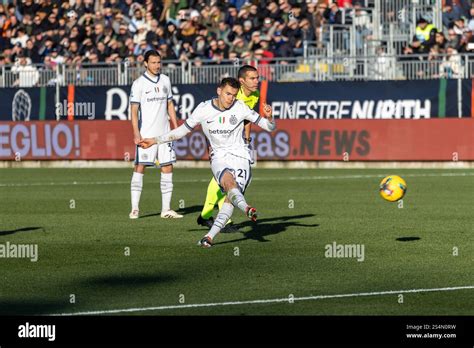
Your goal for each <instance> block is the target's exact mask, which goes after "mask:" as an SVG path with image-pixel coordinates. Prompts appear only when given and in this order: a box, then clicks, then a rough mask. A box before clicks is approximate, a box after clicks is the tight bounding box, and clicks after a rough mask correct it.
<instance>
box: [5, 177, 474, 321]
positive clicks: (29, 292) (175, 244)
mask: <svg viewBox="0 0 474 348" xmlns="http://www.w3.org/2000/svg"><path fill="white" fill-rule="evenodd" d="M0 173H1V174H0V197H1V200H0V202H1V203H0V204H1V220H0V244H5V243H7V242H9V243H16V244H37V245H38V253H39V258H38V261H37V262H31V261H30V260H29V259H18V258H16V259H15V258H0V269H1V272H0V274H1V275H0V278H1V284H2V285H1V289H0V314H59V313H76V312H91V311H98V313H99V314H101V313H107V312H104V311H107V310H120V309H130V308H132V309H135V310H133V311H132V312H118V313H117V314H119V315H127V314H130V315H201V314H202V315H214V314H216V315H227V314H229V315H253V314H256V315H299V314H301V315H382V314H383V315H473V314H474V289H473V288H472V286H474V267H473V261H474V256H473V255H474V236H473V232H474V223H473V208H474V195H473V193H474V190H473V188H474V171H473V170H464V169H457V170H454V169H453V170H386V169H371V170H349V169H345V170H323V169H317V170H316V169H313V170H295V169H292V170H285V169H278V170H277V169H255V170H254V171H253V178H254V180H253V182H252V184H251V185H250V187H249V189H248V191H247V193H246V197H247V200H248V202H249V203H250V204H252V205H254V206H255V207H257V209H258V210H259V213H260V217H259V221H258V222H257V223H256V224H253V223H251V222H250V221H247V220H246V218H245V217H244V215H243V214H242V213H241V212H240V211H238V210H237V209H236V210H235V211H234V216H233V219H234V221H235V224H236V226H237V227H238V228H239V231H234V232H232V233H222V234H220V235H218V237H217V238H216V240H215V246H214V247H213V248H211V249H202V248H199V247H198V246H197V245H196V243H197V241H198V240H199V239H201V237H202V236H203V235H204V234H205V233H206V229H205V228H203V227H200V226H198V225H197V224H196V218H197V216H198V214H199V212H200V210H201V205H202V203H203V200H204V197H205V192H206V188H207V183H208V180H209V179H210V176H211V174H210V170H209V169H175V173H174V192H173V202H172V205H173V208H175V209H177V210H178V205H179V204H182V205H184V208H183V209H179V211H180V212H182V213H184V214H185V217H184V218H183V219H181V220H164V219H161V218H160V217H159V210H160V207H161V194H160V185H159V177H160V176H159V171H158V170H157V169H148V170H147V173H146V175H145V180H144V189H143V193H142V201H141V206H140V208H141V215H142V217H141V218H140V219H138V220H130V219H129V218H128V214H129V211H130V178H131V169H130V170H125V169H2V170H0ZM387 174H398V175H401V176H402V177H404V178H405V179H406V181H407V184H408V192H407V194H406V196H405V198H404V200H403V207H400V206H399V204H398V203H389V202H386V201H384V200H383V199H382V198H381V197H380V196H379V193H378V184H379V182H380V180H381V179H382V178H383V177H384V176H385V175H387ZM333 242H336V243H337V244H338V245H339V244H360V245H363V246H364V252H365V253H364V260H363V261H362V262H359V261H357V259H356V258H349V257H346V258H329V257H325V251H326V249H325V248H326V245H328V244H332V243H333ZM127 251H129V255H126V254H127ZM461 286H471V288H470V289H469V288H468V289H461V290H454V291H432V292H414V293H404V294H402V295H403V296H402V297H401V296H399V294H398V293H397V292H396V291H399V290H411V289H435V288H446V287H461ZM385 291H394V293H388V294H380V295H376V294H372V295H370V296H357V294H361V293H377V292H385ZM339 294H354V295H351V296H348V297H329V298H316V299H307V300H301V301H300V300H298V299H299V298H301V297H308V296H319V295H339ZM72 295H73V296H72ZM291 296H293V297H294V299H295V301H294V303H292V302H293V301H291ZM285 298H288V299H289V301H288V302H286V301H285V302H268V303H241V304H239V303H237V304H234V305H222V303H224V302H239V301H253V300H272V299H285ZM71 302H73V303H71ZM192 304H218V305H215V306H210V305H209V306H204V307H197V308H193V307H189V306H188V305H192ZM219 304H220V305H219ZM165 306H171V307H170V308H164V307H165ZM174 306H185V307H182V308H177V307H174ZM153 307H159V308H158V309H154V310H147V309H149V308H153Z"/></svg>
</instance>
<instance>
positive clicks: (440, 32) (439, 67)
mask: <svg viewBox="0 0 474 348" xmlns="http://www.w3.org/2000/svg"><path fill="white" fill-rule="evenodd" d="M460 53H474V1H471V0H443V2H442V27H441V28H436V27H435V26H434V25H433V23H430V21H429V20H427V19H426V18H423V17H421V18H419V19H418V21H417V26H416V31H415V35H414V37H413V39H412V42H411V43H409V44H408V45H407V46H405V47H404V48H403V55H404V57H402V59H401V60H402V61H416V60H419V61H426V62H427V63H429V64H428V65H427V66H428V69H426V68H423V69H421V70H420V71H421V72H420V71H419V72H418V73H419V74H420V73H422V74H428V75H430V76H439V77H459V76H461V74H462V71H461V69H462V64H461V56H460Z"/></svg>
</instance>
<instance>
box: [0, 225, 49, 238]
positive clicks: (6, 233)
mask: <svg viewBox="0 0 474 348" xmlns="http://www.w3.org/2000/svg"><path fill="white" fill-rule="evenodd" d="M37 230H42V231H44V228H43V227H23V228H17V229H15V230H9V231H0V236H8V235H10V234H15V233H18V232H31V231H37Z"/></svg>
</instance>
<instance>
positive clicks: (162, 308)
mask: <svg viewBox="0 0 474 348" xmlns="http://www.w3.org/2000/svg"><path fill="white" fill-rule="evenodd" d="M470 289H474V285H467V286H456V287H448V288H433V289H411V290H388V291H378V292H360V293H354V294H338V295H318V296H306V297H295V298H293V299H292V300H293V301H311V300H324V299H332V298H345V297H346V298H347V297H363V296H381V295H393V294H409V293H420V292H439V291H456V290H470ZM281 302H287V303H289V302H290V298H289V297H286V298H275V299H268V300H251V301H233V302H217V303H196V304H188V305H173V306H158V307H143V308H125V309H111V310H103V311H89V312H76V313H60V314H51V315H52V316H73V315H99V314H115V313H131V312H145V311H160V310H165V309H184V308H200V307H222V306H235V305H244V304H262V303H281Z"/></svg>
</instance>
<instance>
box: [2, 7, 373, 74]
mask: <svg viewBox="0 0 474 348" xmlns="http://www.w3.org/2000/svg"><path fill="white" fill-rule="evenodd" d="M5 1H6V2H7V3H6V4H0V52H1V54H0V65H1V64H12V63H15V62H17V63H19V62H20V61H21V60H20V58H22V57H26V58H27V60H28V61H29V62H31V63H35V64H36V63H45V64H47V65H53V66H54V65H56V64H61V63H66V64H76V63H101V62H119V61H125V60H126V61H128V62H130V63H131V64H133V63H135V62H137V61H138V62H140V61H141V60H143V55H144V53H145V52H146V51H147V50H149V49H152V48H154V49H157V50H159V52H160V53H161V55H162V57H163V58H164V59H167V60H181V61H183V60H184V61H187V60H194V59H195V58H198V59H200V60H211V61H212V62H216V63H219V62H221V61H223V60H226V59H229V60H233V59H235V58H238V59H254V58H255V59H268V60H271V59H272V58H274V57H295V56H302V55H303V49H304V47H303V42H304V41H305V40H307V41H309V42H317V41H319V42H321V41H322V40H324V39H325V38H324V37H323V34H322V30H321V28H322V27H323V25H324V24H336V25H337V24H350V23H352V21H353V20H354V21H356V22H357V24H358V25H362V26H365V25H366V24H367V25H368V16H367V13H366V12H365V11H363V10H362V9H361V6H362V3H363V1H362V0H306V1H305V0H278V1H248V0H247V1H246V0H227V1H210V0H207V1H206V0H164V1H156V0H70V1H60V0H9V1H8V0H5ZM5 1H4V2H5ZM369 34H370V33H369V32H364V35H369ZM326 39H327V38H326ZM361 39H363V38H362V37H359V38H358V40H359V41H360V40H361Z"/></svg>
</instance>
